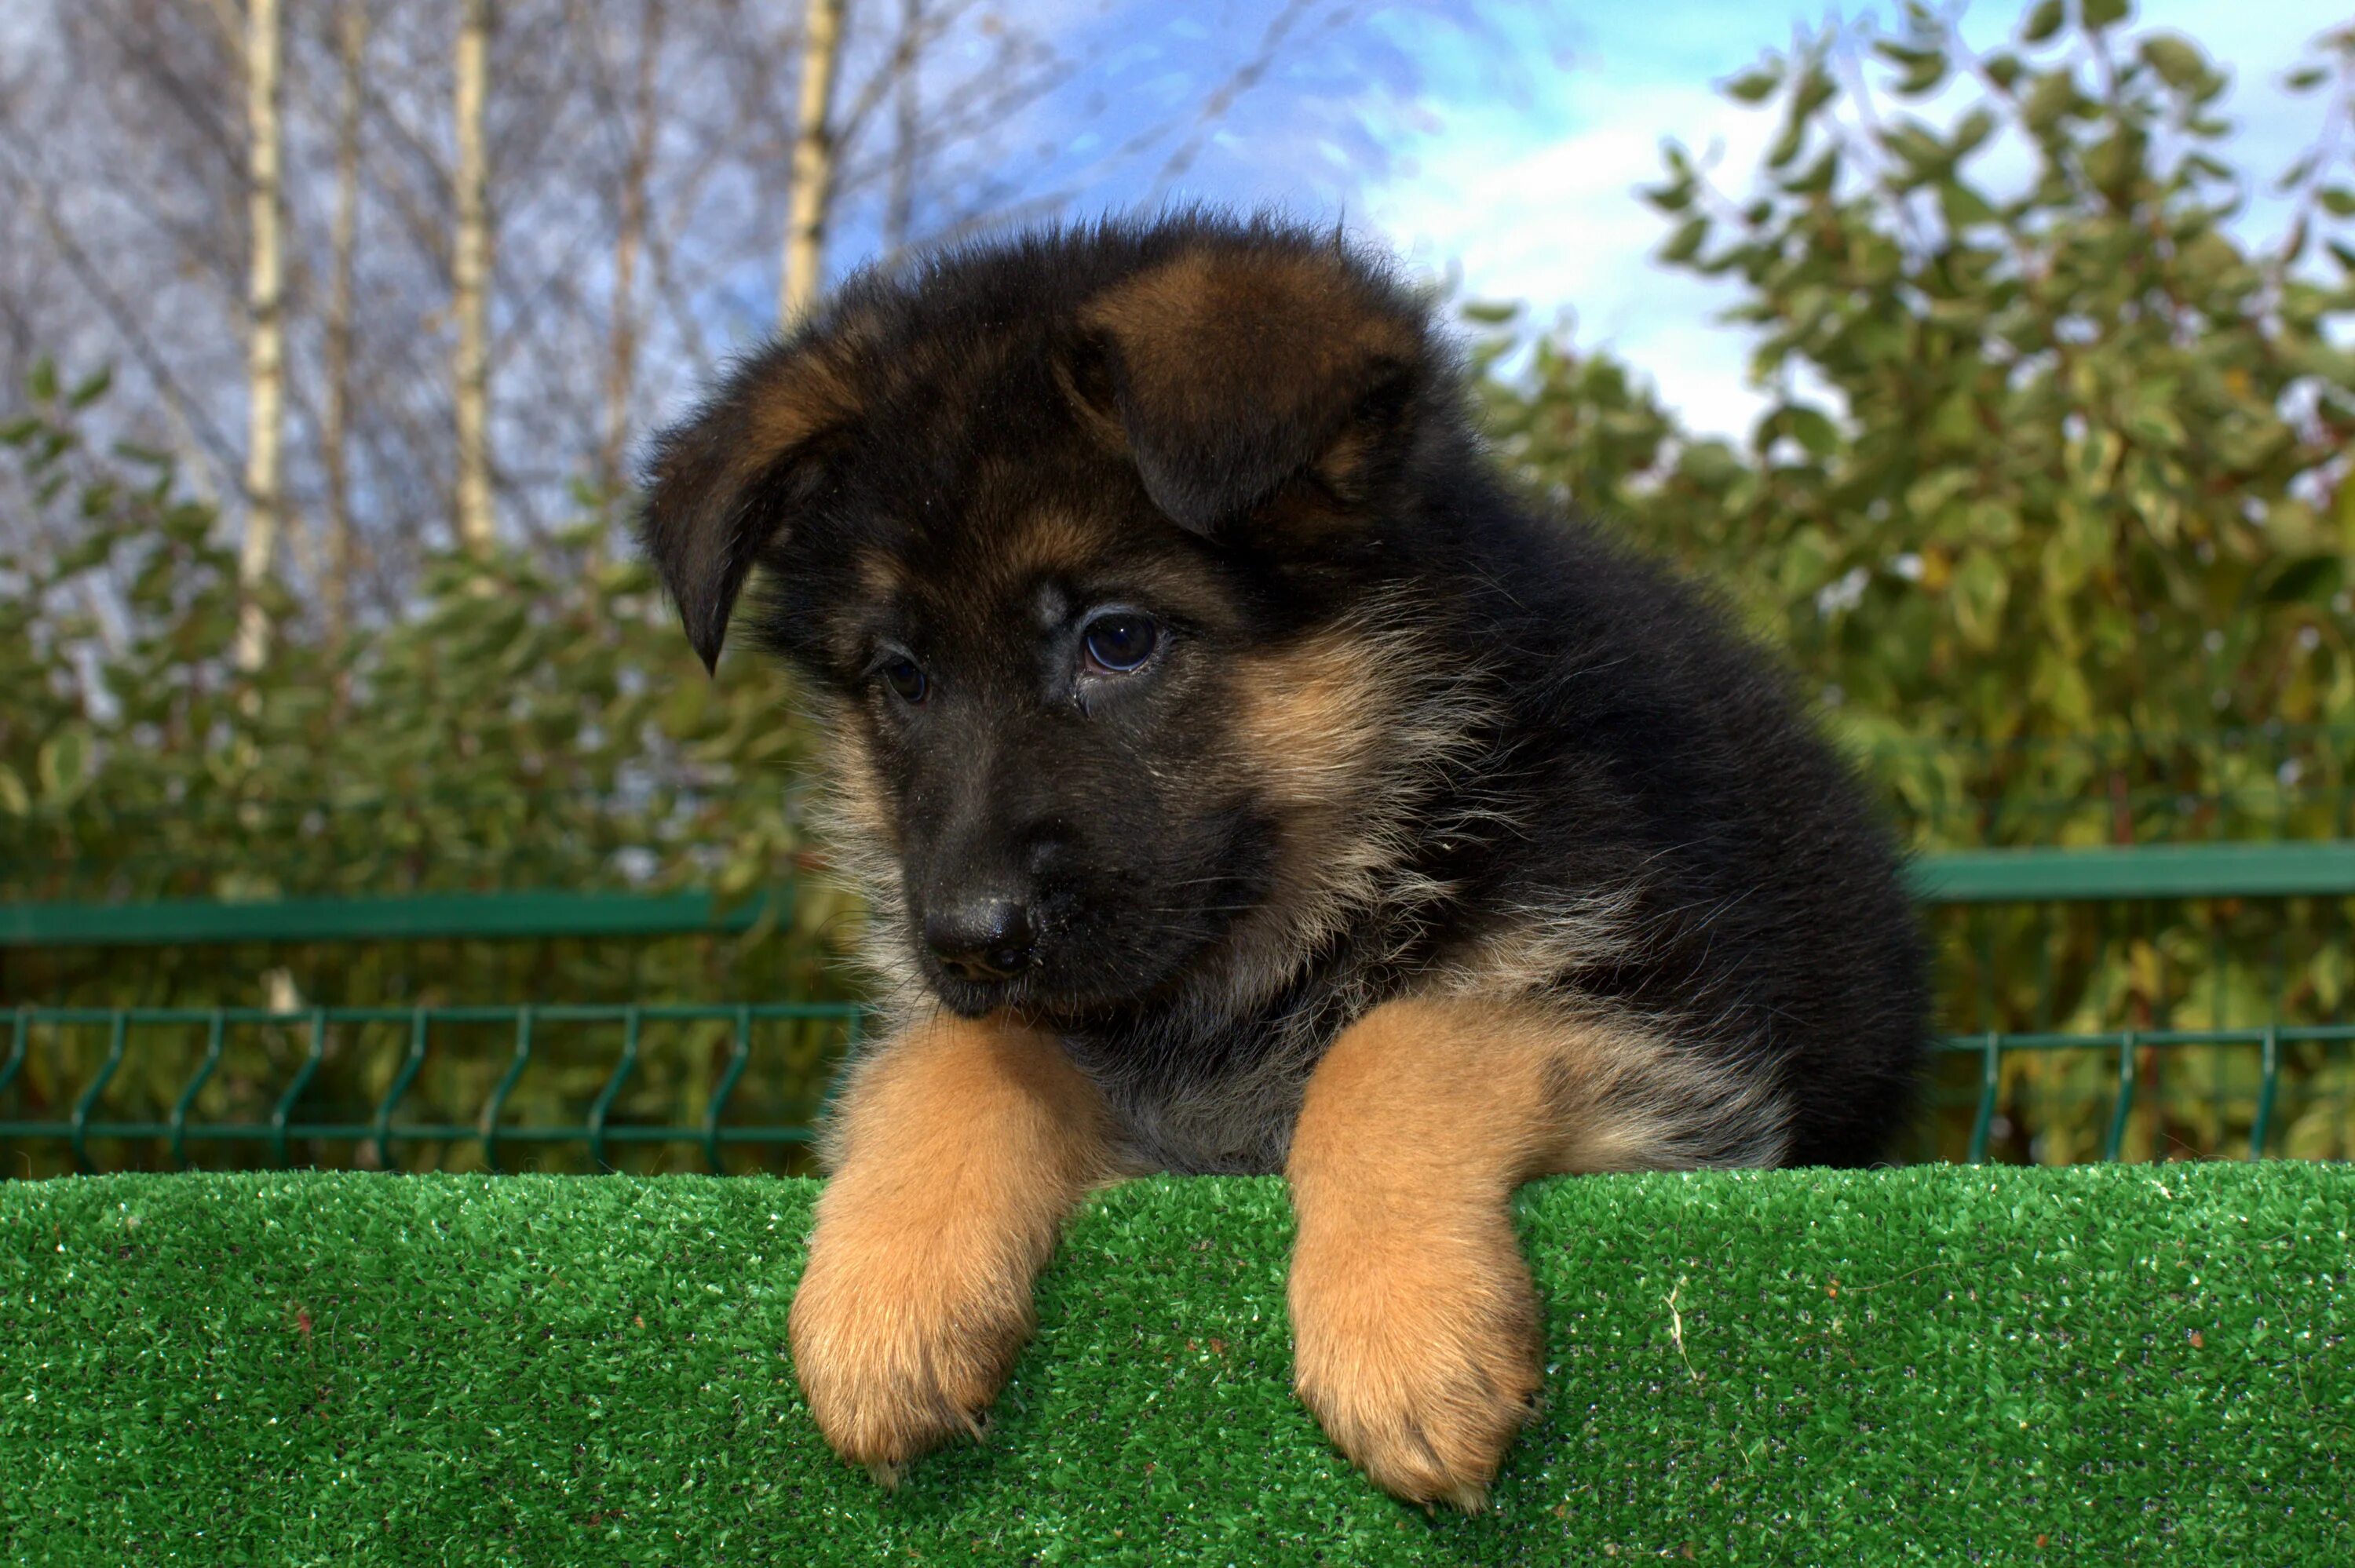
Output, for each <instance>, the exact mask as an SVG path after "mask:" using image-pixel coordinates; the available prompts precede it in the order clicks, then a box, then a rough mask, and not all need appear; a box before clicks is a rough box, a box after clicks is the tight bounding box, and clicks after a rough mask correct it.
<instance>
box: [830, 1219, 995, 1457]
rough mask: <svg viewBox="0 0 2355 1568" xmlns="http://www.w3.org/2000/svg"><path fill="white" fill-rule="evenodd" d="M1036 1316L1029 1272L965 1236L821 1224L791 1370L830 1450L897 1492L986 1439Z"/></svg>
mask: <svg viewBox="0 0 2355 1568" xmlns="http://www.w3.org/2000/svg"><path fill="white" fill-rule="evenodd" d="M1035 1321H1036V1319H1035V1317H1034V1315H1033V1312H1032V1309H1031V1305H1030V1279H1029V1275H1028V1270H1027V1269H1024V1268H1021V1267H1018V1266H1010V1260H1009V1264H1008V1265H1000V1264H997V1263H996V1262H995V1261H994V1260H992V1259H991V1258H990V1257H989V1256H988V1255H987V1254H986V1251H984V1250H982V1249H980V1248H977V1247H975V1246H974V1245H971V1242H970V1238H967V1239H966V1240H965V1241H964V1243H963V1244H962V1245H961V1243H960V1240H959V1239H958V1238H954V1237H934V1238H932V1240H931V1242H930V1243H929V1244H926V1243H922V1242H920V1241H919V1240H918V1239H917V1238H914V1237H911V1236H908V1235H906V1234H900V1235H896V1236H878V1235H874V1234H864V1235H862V1234H855V1233H853V1232H852V1231H851V1230H850V1229H849V1228H847V1227H831V1226H828V1225H826V1224H824V1223H823V1222H821V1224H820V1225H819V1227H818V1230H817V1233H816V1234H815V1236H814V1237H813V1239H812V1242H811V1246H810V1262H809V1267H808V1269H807V1270H806V1271H805V1273H804V1274H803V1276H802V1283H801V1287H800V1288H799V1289H798V1290H797V1291H795V1292H794V1307H793V1320H792V1335H793V1346H794V1372H795V1373H796V1375H798V1376H799V1378H800V1380H801V1385H802V1393H803V1395H804V1396H805V1398H807V1399H808V1401H809V1407H810V1413H811V1414H813V1415H815V1417H816V1418H817V1425H818V1430H819V1431H821V1432H823V1433H824V1434H825V1435H826V1442H827V1443H828V1444H829V1445H830V1446H832V1447H833V1449H834V1451H835V1452H836V1453H837V1454H839V1455H841V1456H842V1457H844V1458H846V1459H847V1460H849V1461H851V1462H852V1463H853V1464H857V1465H864V1466H865V1467H867V1468H868V1471H869V1472H870V1473H871V1474H872V1475H873V1476H874V1477H875V1478H876V1479H877V1480H879V1481H881V1482H882V1483H883V1484H884V1485H885V1486H896V1485H898V1484H899V1480H900V1473H901V1471H902V1470H903V1469H904V1468H905V1467H906V1466H907V1464H908V1462H909V1461H910V1460H911V1459H913V1458H915V1457H917V1456H919V1455H921V1454H923V1453H926V1452H928V1451H930V1450H931V1449H933V1448H937V1447H939V1446H941V1445H942V1444H943V1443H946V1442H948V1441H950V1440H951V1439H953V1438H958V1437H979V1436H981V1434H982V1431H983V1427H984V1424H985V1420H986V1416H987V1414H988V1411H989V1406H990V1404H991V1402H992V1401H993V1400H995V1399H996V1397H997V1392H998V1390H999V1389H1000V1388H1002V1387H1004V1386H1005V1383H1006V1378H1007V1373H1008V1372H1011V1371H1012V1370H1013V1368H1014V1361H1015V1358H1016V1357H1017V1356H1018V1355H1020V1354H1021V1351H1022V1347H1023V1346H1024V1345H1025V1344H1027V1343H1028V1341H1029V1339H1030V1334H1031V1330H1032V1329H1033V1327H1034V1326H1035Z"/></svg>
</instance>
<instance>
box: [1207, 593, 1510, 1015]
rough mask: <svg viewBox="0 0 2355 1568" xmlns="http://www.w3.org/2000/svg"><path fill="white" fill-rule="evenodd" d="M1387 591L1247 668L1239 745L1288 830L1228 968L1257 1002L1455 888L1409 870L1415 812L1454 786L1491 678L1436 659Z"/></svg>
mask: <svg viewBox="0 0 2355 1568" xmlns="http://www.w3.org/2000/svg"><path fill="white" fill-rule="evenodd" d="M1393 623H1398V624H1408V625H1411V624H1412V621H1411V620H1409V619H1408V618H1407V617H1405V616H1403V615H1402V614H1393V613H1392V612H1391V611H1390V610H1388V609H1386V607H1385V606H1383V605H1382V604H1380V603H1379V602H1375V603H1370V604H1368V605H1367V606H1365V607H1364V613H1363V614H1362V616H1361V617H1359V618H1358V619H1356V620H1353V621H1352V622H1351V623H1348V624H1345V625H1343V626H1340V627H1337V628H1333V629H1330V630H1326V631H1323V632H1320V633H1318V634H1316V636H1314V637H1311V638H1309V639H1307V640H1306V641H1303V642H1301V643H1299V644H1296V645H1295V646H1292V647H1288V648H1284V649H1280V650H1277V651H1274V652H1263V653H1258V654H1252V655H1248V656H1246V657H1245V658H1243V659H1242V660H1241V661H1240V662H1239V663H1238V664H1237V666H1236V670H1235V673H1234V675H1233V677H1232V679H1233V686H1232V690H1233V692H1234V697H1235V719H1234V730H1233V733H1234V736H1235V742H1234V744H1235V756H1236V761H1237V763H1238V765H1239V767H1240V768H1241V771H1242V772H1243V774H1244V775H1245V777H1246V778H1248V779H1250V780H1251V781H1252V784H1253V785H1254V786H1255V787H1256V789H1257V792H1258V796H1259V799H1260V800H1261V802H1262V803H1263V805H1265V806H1267V807H1269V808H1271V809H1272V810H1273V814H1274V817H1275V819H1276V826H1277V830H1278V834H1279V842H1278V848H1277V856H1278V859H1277V863H1276V865H1275V868H1274V875H1273V878H1272V883H1271V888H1270V891H1269V893H1268V895H1267V897H1266V898H1265V900H1264V901H1263V905H1262V906H1261V907H1260V908H1259V909H1258V910H1257V911H1256V912H1254V914H1253V915H1252V917H1251V918H1250V919H1248V920H1246V921H1245V922H1243V923H1242V925H1241V927H1239V928H1238V931H1237V933H1236V935H1235V937H1234V938H1232V939H1231V949H1230V959H1229V961H1228V962H1226V963H1225V964H1224V965H1223V966H1222V970H1221V972H1222V973H1223V974H1224V975H1225V976H1226V977H1228V979H1229V981H1230V987H1229V992H1228V1001H1229V1004H1230V1005H1233V1006H1247V1005H1250V1004H1251V1003H1252V1002H1253V1001H1256V1000H1258V999H1259V998H1261V997H1263V996H1265V995H1268V994H1270V993H1271V992H1272V991H1273V990H1274V989H1276V988H1278V987H1280V986H1281V985H1282V984H1283V983H1284V981H1285V980H1287V979H1289V978H1290V976H1291V974H1292V972H1293V970H1294V969H1295V966H1296V965H1297V964H1299V963H1300V961H1301V960H1302V957H1303V955H1305V954H1307V953H1310V952H1313V951H1314V950H1316V947H1317V945H1318V944H1319V943H1320V942H1322V941H1324V940H1325V939H1326V938H1327V937H1329V936H1331V935H1332V934H1333V933H1335V932H1336V931H1338V930H1340V929H1341V928H1342V927H1345V926H1347V925H1348V923H1349V922H1350V921H1351V920H1353V919H1356V918H1358V917H1359V916H1363V915H1364V914H1366V913H1367V912H1369V910H1370V909H1371V908H1372V907H1373V906H1375V905H1376V904H1377V903H1378V902H1380V901H1383V900H1388V901H1389V902H1390V903H1391V906H1392V908H1393V911H1394V912H1395V911H1396V910H1398V909H1401V908H1404V907H1406V906H1410V905H1411V904H1412V902H1413V901H1415V900H1416V899H1418V898H1422V897H1426V896H1429V895H1434V894H1436V893H1437V892H1439V891H1442V890H1440V889H1438V888H1436V887H1435V886H1433V885H1427V884H1421V883H1417V882H1416V881H1415V880H1414V879H1413V878H1412V877H1409V876H1405V875H1403V874H1401V871H1400V864H1401V861H1403V860H1404V859H1405V858H1406V856H1407V855H1408V853H1411V851H1412V832H1411V830H1410V828H1409V825H1408V823H1409V818H1410V815H1411V812H1412V809H1413V808H1414V807H1415V805H1416V804H1417V803H1418V802H1420V801H1422V800H1426V799H1428V798H1429V797H1430V796H1431V795H1432V794H1433V792H1434V791H1435V790H1437V789H1441V788H1443V787H1444V784H1445V782H1446V779H1447V778H1448V776H1449V774H1450V773H1451V771H1452V770H1453V768H1455V766H1456V765H1457V764H1458V762H1459V761H1460V760H1461V759H1462V758H1464V757H1465V755H1466V753H1467V750H1468V748H1469V746H1470V744H1471V736H1472V734H1473V733H1474V731H1475V730H1476V727H1477V726H1479V725H1480V724H1481V723H1482V722H1483V721H1484V719H1485V718H1486V716H1487V711H1488V710H1487V698H1486V696H1485V695H1484V694H1482V692H1481V690H1480V689H1479V688H1478V687H1477V685H1476V683H1474V682H1472V681H1469V680H1467V679H1465V678H1464V677H1463V676H1462V675H1461V674H1460V673H1457V672H1455V670H1454V668H1453V667H1452V666H1450V665H1448V664H1446V663H1444V662H1442V661H1438V660H1434V659H1433V658H1432V657H1431V656H1430V654H1429V652H1428V651H1427V650H1426V648H1425V647H1424V645H1423V642H1422V641H1421V640H1420V639H1419V638H1418V637H1417V636H1415V635H1414V634H1412V632H1408V631H1402V630H1382V629H1383V628H1387V627H1390V626H1391V625H1392V624H1393Z"/></svg>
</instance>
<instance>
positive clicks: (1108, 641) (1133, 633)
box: [1080, 610, 1161, 674]
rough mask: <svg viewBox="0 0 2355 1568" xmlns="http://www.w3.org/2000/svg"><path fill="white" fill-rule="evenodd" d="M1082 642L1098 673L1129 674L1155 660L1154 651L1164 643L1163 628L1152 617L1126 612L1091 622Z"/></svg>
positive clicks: (1101, 616) (1097, 618)
mask: <svg viewBox="0 0 2355 1568" xmlns="http://www.w3.org/2000/svg"><path fill="white" fill-rule="evenodd" d="M1080 641H1081V645H1082V647H1084V648H1085V649H1086V650H1087V653H1088V662H1090V663H1092V664H1093V665H1095V667H1096V668H1097V669H1099V670H1108V671H1110V672H1112V673H1114V674H1126V673H1128V672H1129V671H1131V670H1134V669H1135V668H1137V667H1138V666H1139V665H1141V664H1143V663H1144V662H1146V660H1147V659H1150V658H1152V657H1153V650H1154V648H1155V647H1156V646H1157V645H1158V644H1159V642H1160V641H1161V628H1160V627H1158V626H1156V624H1154V620H1153V618H1152V617H1151V616H1149V615H1137V614H1135V613H1134V612H1132V611H1127V610H1123V611H1120V612H1118V613H1115V614H1113V615H1099V616H1097V617H1096V618H1095V619H1094V620H1091V621H1089V622H1088V628H1087V630H1086V631H1084V632H1082V634H1081V638H1080Z"/></svg>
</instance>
